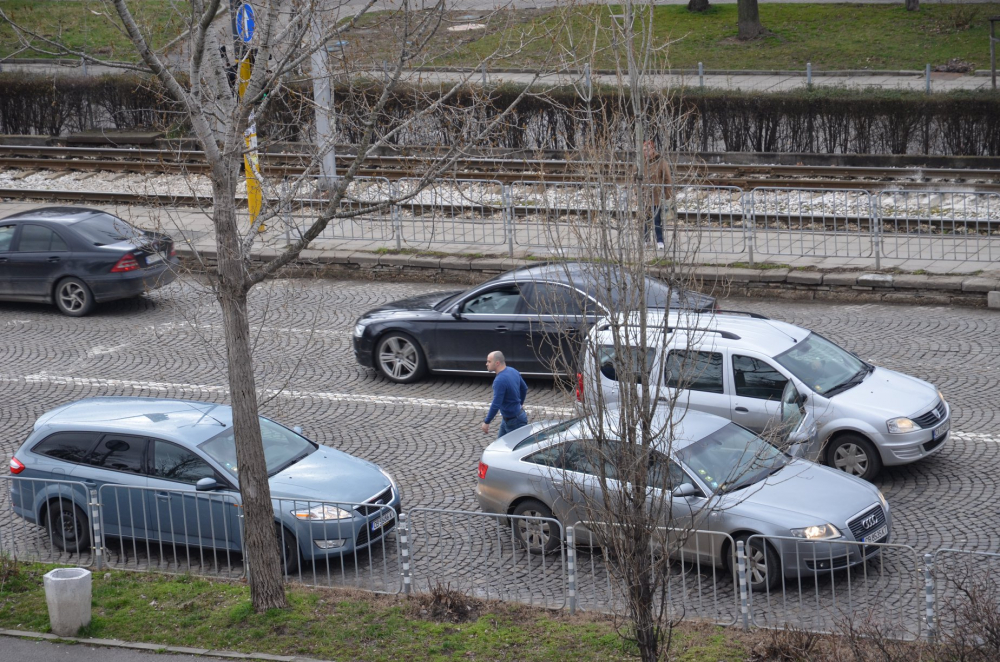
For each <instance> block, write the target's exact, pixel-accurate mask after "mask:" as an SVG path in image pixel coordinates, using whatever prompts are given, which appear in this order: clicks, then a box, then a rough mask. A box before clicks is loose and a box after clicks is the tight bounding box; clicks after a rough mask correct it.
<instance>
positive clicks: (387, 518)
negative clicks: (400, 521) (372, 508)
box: [372, 512, 396, 531]
mask: <svg viewBox="0 0 1000 662" xmlns="http://www.w3.org/2000/svg"><path fill="white" fill-rule="evenodd" d="M394 517H396V514H395V513H392V512H389V513H386V514H385V515H382V516H381V517H379V518H378V519H377V520H375V521H373V522H372V531H378V530H379V529H381V528H382V527H383V526H385V525H386V524H388V523H389V522H391V521H392V520H393V518H394Z"/></svg>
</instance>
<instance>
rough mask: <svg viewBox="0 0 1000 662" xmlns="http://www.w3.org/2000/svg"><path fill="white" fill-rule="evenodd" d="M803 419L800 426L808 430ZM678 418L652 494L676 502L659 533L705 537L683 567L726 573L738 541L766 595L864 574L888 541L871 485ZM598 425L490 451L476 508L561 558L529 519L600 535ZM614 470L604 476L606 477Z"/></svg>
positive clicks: (734, 432) (553, 538) (726, 430)
mask: <svg viewBox="0 0 1000 662" xmlns="http://www.w3.org/2000/svg"><path fill="white" fill-rule="evenodd" d="M790 400H791V401H794V400H795V398H790ZM803 413H805V414H806V415H804V416H800V417H799V419H798V422H797V424H798V425H799V426H800V427H802V426H811V421H810V420H809V416H808V414H807V412H804V411H803ZM672 414H673V417H674V419H673V420H674V421H675V423H674V427H673V436H674V439H673V442H672V443H669V444H667V443H666V442H664V444H665V445H667V446H669V448H668V447H664V445H661V448H660V451H661V452H659V453H657V454H656V455H655V458H656V459H655V460H654V462H655V466H651V467H650V472H649V475H650V476H651V479H650V481H651V482H650V488H651V493H650V494H651V496H652V498H656V497H657V495H660V494H662V491H664V490H670V492H671V494H670V495H669V498H670V499H671V509H670V512H671V516H672V518H673V521H670V522H663V523H662V525H663V526H666V527H678V528H686V529H687V530H688V531H694V530H698V531H707V532H710V533H708V534H693V535H690V536H689V537H687V538H686V540H684V541H683V542H682V548H681V553H682V554H683V555H684V557H685V558H687V559H697V561H698V562H699V563H707V564H714V565H718V566H722V567H726V568H729V566H730V564H731V559H732V557H733V554H734V552H733V550H732V549H731V546H732V544H731V543H730V542H729V541H730V540H732V541H734V542H735V541H740V540H742V541H744V542H745V543H746V544H747V559H748V569H749V578H750V584H751V588H752V589H754V590H766V589H768V588H770V587H773V586H775V585H776V584H777V583H778V582H779V581H780V579H781V576H782V575H784V576H786V577H800V578H801V577H812V576H814V575H815V574H816V573H819V572H830V571H833V570H837V569H841V568H846V567H849V566H852V565H856V564H859V563H862V562H864V561H865V560H866V559H869V558H872V557H874V556H876V555H877V554H878V553H879V548H878V545H875V544H867V543H888V542H889V540H890V539H891V528H892V517H891V514H890V510H889V504H888V503H887V502H886V500H885V498H884V497H883V496H882V493H881V492H880V491H879V490H878V488H876V487H875V486H874V485H872V484H870V483H867V482H865V481H863V480H861V479H859V478H857V477H855V476H851V475H848V474H846V473H844V472H842V471H835V470H833V469H830V468H828V467H824V466H821V465H818V464H815V463H813V462H809V461H807V460H802V459H798V458H794V457H792V456H790V455H788V454H786V453H784V452H782V451H780V450H779V449H778V448H776V447H775V446H773V445H771V444H769V443H768V442H767V441H765V440H764V439H762V438H761V437H759V436H757V435H756V434H754V433H753V432H751V431H749V430H747V429H745V428H743V427H740V426H739V425H736V424H735V423H733V422H732V421H730V420H727V419H724V418H721V417H719V416H714V415H712V414H706V413H702V412H698V411H693V410H684V409H683V408H675V409H674V411H673V412H672ZM668 415H670V412H669V411H668V410H667V408H666V407H663V408H661V409H660V410H658V411H657V417H658V419H659V420H655V421H654V425H655V426H657V428H662V426H663V425H665V423H666V421H665V419H666V417H667V416H668ZM614 418H616V417H615V416H613V415H612V416H608V417H607V419H614ZM607 419H606V420H607ZM677 421H679V422H677ZM591 425H596V423H593V422H592V421H591V422H588V421H585V420H584V419H582V418H577V419H572V420H569V421H565V422H562V423H555V424H553V423H551V422H549V423H534V424H532V425H530V426H525V427H524V428H521V429H519V430H515V431H514V432H512V433H510V434H508V435H505V436H504V437H502V438H500V439H498V440H497V441H495V442H494V443H492V444H491V445H490V446H489V447H487V448H486V450H485V451H484V452H483V455H482V459H481V460H480V464H479V481H478V484H477V487H476V496H477V498H478V500H479V506H480V507H481V508H482V509H483V510H484V511H485V512H488V513H497V514H502V515H508V516H516V517H514V518H513V524H514V526H513V530H514V535H515V536H516V537H518V538H519V539H520V541H521V543H522V544H524V545H525V546H526V547H528V548H529V549H533V550H535V551H538V552H544V551H552V550H554V549H555V548H557V547H558V545H559V533H558V531H557V530H556V529H557V527H555V526H554V525H548V524H545V523H544V522H542V524H541V525H539V523H537V521H533V520H528V519H523V518H522V516H523V517H525V518H527V517H543V518H554V519H556V520H558V521H559V522H560V524H562V528H563V531H565V528H566V527H568V526H574V530H575V531H576V532H577V535H578V539H580V540H585V539H586V538H587V537H588V536H589V534H590V533H593V532H591V531H588V530H587V519H588V515H587V513H588V512H589V513H593V512H594V510H593V509H590V507H589V506H590V505H592V504H594V503H599V502H600V500H601V498H602V497H601V494H602V492H601V481H600V478H598V476H597V475H596V474H597V473H598V472H597V471H596V469H595V463H596V462H595V459H594V458H595V457H596V456H597V455H598V454H597V453H595V452H593V450H592V448H593V445H594V444H595V443H596V442H595V441H593V440H592V439H590V438H589V437H590V436H591V434H590V432H589V431H590V430H593V427H590V426H591ZM606 425H607V427H606V428H605V434H604V435H602V436H603V437H604V443H615V442H614V439H615V438H617V436H618V435H615V434H614V433H613V431H612V429H611V427H610V425H611V424H607V423H606ZM613 471H614V468H613V467H608V468H606V475H608V476H613V475H614V474H613V473H612V472H613ZM608 485H609V486H614V485H615V482H614V481H613V480H609V482H608ZM585 495H586V496H585ZM664 496H666V495H664ZM716 534H727V535H716ZM761 536H767V538H765V537H761ZM843 543H848V544H843ZM856 543H862V544H856ZM729 569H731V568H729Z"/></svg>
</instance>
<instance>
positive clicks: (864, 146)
mask: <svg viewBox="0 0 1000 662" xmlns="http://www.w3.org/2000/svg"><path fill="white" fill-rule="evenodd" d="M377 93H378V88H377V85H375V84H355V85H353V86H351V87H350V88H347V87H346V86H344V85H341V86H338V88H337V89H336V90H335V99H336V100H337V106H338V108H337V112H338V117H337V130H338V132H339V135H338V139H339V140H340V141H342V142H348V143H354V142H357V141H358V139H359V138H360V136H361V126H360V120H359V118H360V117H361V116H362V113H364V111H365V109H366V107H367V106H368V104H369V103H370V102H371V100H372V99H373V97H374V95H376V94H377ZM516 93H517V92H516V90H514V89H509V88H504V87H500V88H497V89H493V90H491V91H490V93H489V103H486V104H480V103H478V100H480V97H479V96H477V95H478V94H479V93H478V92H477V91H476V90H473V89H470V90H467V91H466V92H465V93H464V94H460V95H458V97H457V98H456V99H455V100H454V102H452V103H450V104H449V105H448V107H447V108H446V109H445V110H443V111H441V112H439V113H436V114H435V115H434V116H432V117H427V118H425V119H423V120H422V121H419V122H416V123H415V124H414V126H413V127H412V128H410V129H408V130H407V131H405V132H403V133H401V134H399V135H398V136H397V137H396V139H395V140H394V142H395V143H397V144H399V145H402V146H405V145H417V144H424V145H426V144H449V143H452V142H454V141H456V140H460V139H462V137H463V134H464V135H469V134H470V132H472V131H475V130H476V129H477V128H478V127H481V126H483V123H484V122H486V121H488V120H489V119H490V118H491V117H494V116H495V115H496V113H497V112H498V109H500V108H503V107H505V106H506V105H507V103H508V102H509V101H510V100H512V99H513V98H514V97H513V96H512V95H515V94H516ZM435 94H436V93H435V92H434V91H428V90H418V89H415V88H405V89H401V90H400V91H399V92H398V93H397V94H396V95H395V97H394V98H393V101H392V103H391V104H390V106H389V107H388V108H387V109H386V112H385V115H384V116H383V117H382V118H381V121H380V124H381V126H382V127H387V126H389V125H390V124H391V123H392V121H393V120H394V119H399V118H405V117H409V116H411V115H412V113H413V112H414V110H415V109H416V108H418V107H420V106H421V105H422V104H425V103H426V102H427V99H429V98H433V96H434V95H435ZM617 95H618V93H617V92H616V91H607V92H602V91H598V92H596V94H595V98H594V100H593V101H592V102H591V105H590V110H591V111H592V112H591V113H588V112H587V110H588V108H587V106H586V104H585V102H584V101H583V100H582V99H580V97H579V96H577V95H576V93H575V92H574V91H572V90H565V91H555V92H553V93H551V94H550V95H549V99H545V98H539V97H531V98H528V99H526V100H524V101H523V102H522V103H521V104H519V106H518V107H517V109H516V111H515V112H514V113H513V115H512V116H511V117H510V118H509V119H508V120H507V121H505V122H503V123H502V125H501V126H499V127H498V128H496V129H495V130H493V131H492V132H490V133H489V135H488V137H487V138H486V139H485V141H483V142H484V143H485V144H481V145H480V147H501V148H509V149H526V150H534V149H573V148H575V147H577V146H578V145H579V142H580V140H581V138H582V136H583V135H584V133H585V132H586V131H587V129H588V126H589V123H590V122H591V121H594V122H595V123H596V124H598V125H599V126H600V129H601V130H602V131H603V132H604V134H605V135H607V136H609V137H610V138H611V140H612V141H614V142H621V143H622V146H624V145H627V140H628V137H629V136H630V131H629V130H628V126H629V124H630V118H629V117H628V116H627V113H628V111H627V110H622V109H626V108H628V104H622V103H619V101H620V98H619V97H618V96H617ZM310 96H311V93H310V91H309V87H308V86H298V85H293V86H290V87H285V88H283V89H282V90H281V91H280V92H279V93H278V94H275V95H272V99H271V104H270V106H269V108H268V111H267V112H266V113H265V114H264V116H263V117H262V118H261V121H260V123H259V125H258V129H259V130H258V133H259V135H261V136H264V137H267V138H270V139H276V140H295V141H308V140H309V139H310V136H311V132H312V117H311V111H310V110H309V106H308V103H307V101H308V98H309V97H310ZM998 102H1000V96H998V95H997V94H995V93H989V92H954V93H948V94H934V95H925V94H921V93H913V92H904V91H880V90H865V91H856V90H844V89H829V88H825V89H816V90H813V91H811V92H810V91H806V90H800V91H792V92H781V93H743V92H734V91H714V90H705V91H699V90H685V91H684V92H683V93H677V94H674V95H672V96H671V98H670V99H669V100H668V101H667V102H666V103H663V104H659V105H657V106H649V110H648V111H647V112H649V113H650V114H655V115H657V116H658V117H659V118H660V119H662V118H664V117H667V116H669V117H672V118H674V119H675V120H676V121H674V122H673V123H670V122H667V124H671V126H673V127H674V128H673V129H672V131H671V135H670V137H669V138H668V139H669V140H670V141H671V142H672V143H673V146H674V147H676V148H680V149H691V150H702V151H729V152H812V153H821V154H825V153H829V154H840V153H863V154H941V155H983V156H997V155H1000V111H998V109H1000V103H998ZM660 124H661V125H662V124H663V122H660ZM186 125H187V122H186V119H185V116H184V113H183V111H182V109H181V108H180V107H178V106H177V104H175V103H173V102H170V101H169V100H168V99H166V97H165V96H164V95H163V94H162V91H161V90H160V88H159V86H158V85H157V84H156V82H155V81H150V80H149V79H146V78H141V77H137V76H131V75H121V76H104V77H97V78H79V77H55V78H53V77H51V76H25V75H23V74H13V73H2V74H0V133H5V134H41V135H60V134H67V133H73V132H76V131H81V130H86V129H93V128H115V129H149V128H152V129H159V130H166V131H170V132H171V133H173V134H183V133H185V131H186Z"/></svg>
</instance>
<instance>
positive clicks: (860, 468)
mask: <svg viewBox="0 0 1000 662" xmlns="http://www.w3.org/2000/svg"><path fill="white" fill-rule="evenodd" d="M868 462H869V460H868V453H866V452H865V449H863V448H861V446H859V445H857V444H853V443H845V444H842V445H841V446H838V447H837V449H836V450H835V451H834V453H833V466H835V467H837V468H838V469H840V470H841V471H845V472H847V473H849V474H851V475H852V476H863V475H864V474H865V472H866V471H868Z"/></svg>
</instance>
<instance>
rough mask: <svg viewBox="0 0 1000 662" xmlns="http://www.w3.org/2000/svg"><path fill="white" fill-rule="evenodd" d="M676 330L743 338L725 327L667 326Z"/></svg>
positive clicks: (607, 327) (603, 326)
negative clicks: (724, 328)
mask: <svg viewBox="0 0 1000 662" xmlns="http://www.w3.org/2000/svg"><path fill="white" fill-rule="evenodd" d="M765 319H766V318H765ZM627 326H630V327H633V328H634V327H636V326H638V325H637V324H628V325H627ZM610 328H611V325H610V324H603V325H601V327H600V328H599V329H598V330H599V331H607V330H608V329H610ZM674 331H702V332H704V333H717V334H719V335H720V336H722V337H723V338H725V339H726V340H741V338H740V336H738V335H736V334H735V333H733V332H732V331H725V330H723V329H706V328H705V327H703V326H668V327H666V332H667V333H673V332H674Z"/></svg>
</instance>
